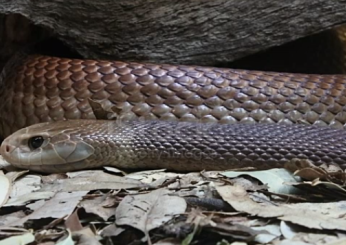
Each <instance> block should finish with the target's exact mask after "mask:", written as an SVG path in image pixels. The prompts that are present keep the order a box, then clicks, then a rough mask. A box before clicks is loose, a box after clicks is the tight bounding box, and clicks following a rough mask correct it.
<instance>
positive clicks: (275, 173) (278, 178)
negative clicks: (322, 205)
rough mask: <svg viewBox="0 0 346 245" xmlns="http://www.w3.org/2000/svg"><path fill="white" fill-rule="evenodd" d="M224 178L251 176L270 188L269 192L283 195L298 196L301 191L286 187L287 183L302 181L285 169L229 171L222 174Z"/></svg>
mask: <svg viewBox="0 0 346 245" xmlns="http://www.w3.org/2000/svg"><path fill="white" fill-rule="evenodd" d="M220 174H221V175H223V176H226V177H228V178H235V177H239V176H241V175H249V176H251V177H253V178H256V179H258V180H259V181H261V182H262V183H263V184H266V185H267V186H268V190H269V191H270V192H274V193H281V194H297V193H299V190H298V189H297V188H294V187H292V186H289V185H285V182H291V183H294V182H297V181H300V179H299V178H298V177H295V176H294V175H293V174H292V173H290V172H288V171H287V170H286V169H283V168H281V169H280V168H274V169H269V170H263V171H246V172H238V171H227V172H222V173H220Z"/></svg>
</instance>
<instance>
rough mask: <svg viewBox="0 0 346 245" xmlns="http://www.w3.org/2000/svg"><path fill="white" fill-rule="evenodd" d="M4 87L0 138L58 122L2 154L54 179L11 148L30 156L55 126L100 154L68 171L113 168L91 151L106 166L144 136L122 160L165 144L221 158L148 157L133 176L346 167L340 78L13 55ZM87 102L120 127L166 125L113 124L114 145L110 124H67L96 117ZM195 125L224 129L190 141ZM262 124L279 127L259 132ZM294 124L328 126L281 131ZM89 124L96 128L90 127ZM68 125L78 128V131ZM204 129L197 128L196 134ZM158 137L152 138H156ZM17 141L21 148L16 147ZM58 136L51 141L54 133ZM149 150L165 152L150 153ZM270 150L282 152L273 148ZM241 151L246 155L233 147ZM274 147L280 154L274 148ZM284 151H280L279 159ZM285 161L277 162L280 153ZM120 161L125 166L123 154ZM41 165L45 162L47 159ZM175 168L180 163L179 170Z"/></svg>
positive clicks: (345, 96) (343, 81) (345, 80)
mask: <svg viewBox="0 0 346 245" xmlns="http://www.w3.org/2000/svg"><path fill="white" fill-rule="evenodd" d="M14 71H15V72H14ZM0 85H1V87H0V89H1V91H0V96H1V97H0V105H1V106H2V109H1V111H0V118H1V120H0V125H1V127H0V134H1V135H2V136H3V137H7V136H8V135H10V134H11V133H13V132H14V131H16V130H18V129H21V128H24V127H26V126H30V125H33V124H36V123H40V122H50V121H58V122H56V123H52V124H39V131H38V130H37V126H36V125H34V126H32V127H34V128H32V127H29V128H26V129H24V130H25V137H26V138H21V137H20V136H19V134H18V133H15V134H13V135H12V136H10V139H11V140H9V139H8V140H7V141H5V142H7V143H5V142H4V144H3V146H2V148H1V152H2V154H3V155H4V157H5V158H6V157H7V159H9V160H10V161H12V162H14V161H16V162H17V163H14V164H15V165H17V166H21V167H25V168H31V169H36V170H41V171H45V172H50V171H52V172H56V171H57V170H56V168H54V167H53V166H54V165H56V164H54V161H53V160H52V159H51V160H50V161H51V162H52V164H50V163H49V162H40V163H39V167H37V166H38V165H37V164H36V165H35V164H34V162H32V161H29V162H30V164H25V162H26V161H27V160H25V159H23V158H22V157H19V158H16V159H14V158H13V156H10V154H9V153H10V152H11V153H12V152H15V151H14V148H18V149H24V148H25V146H27V142H28V139H29V138H30V137H33V136H35V134H38V135H41V134H44V136H45V137H48V135H47V132H50V133H49V134H53V132H56V133H55V134H58V133H57V132H58V131H54V130H53V131H52V130H48V128H50V127H51V126H50V125H52V126H54V127H56V128H58V129H59V130H60V131H61V132H63V133H64V134H61V135H63V136H61V135H60V134H58V135H60V136H61V137H63V138H58V139H59V140H61V141H62V140H66V138H69V137H70V139H71V137H72V136H69V134H73V133H74V132H76V133H75V134H76V135H78V132H82V133H81V134H82V135H84V136H85V135H89V136H90V137H84V138H83V137H82V138H83V141H84V140H85V141H84V142H86V143H85V145H84V147H86V145H88V146H90V147H91V148H92V149H94V150H93V152H94V153H93V154H92V155H91V156H88V157H89V158H88V160H85V159H84V158H83V159H84V160H83V159H77V160H78V161H76V158H74V159H73V161H72V160H71V163H72V162H75V163H76V162H78V164H77V165H76V164H68V161H66V162H64V164H62V163H61V162H59V164H57V166H59V169H60V170H64V171H67V170H69V169H80V168H81V167H83V166H84V167H93V166H96V165H97V164H95V163H90V164H89V163H88V162H95V161H94V160H90V159H94V158H93V157H95V159H98V161H101V165H102V164H110V161H106V160H104V161H102V160H100V159H101V158H100V157H96V152H97V151H96V150H95V149H98V148H99V147H101V148H103V149H107V151H106V152H104V153H103V154H104V155H103V158H104V159H108V158H107V157H106V156H107V155H112V154H113V153H111V152H112V151H116V152H117V147H119V145H117V144H118V143H119V142H121V143H124V142H125V138H124V137H125V136H126V137H129V138H130V139H131V137H130V136H131V135H132V136H133V135H137V136H138V138H136V140H134V141H130V143H128V144H125V143H124V145H125V146H126V147H127V148H126V147H125V148H126V149H127V150H124V151H121V152H126V151H127V154H128V153H129V152H132V153H133V152H135V153H136V154H137V153H138V152H141V149H142V148H143V144H148V145H147V146H146V147H144V148H143V149H145V151H150V152H157V151H159V152H161V153H164V152H166V150H167V149H166V148H165V146H164V147H163V143H164V142H166V143H167V147H171V146H172V144H173V145H174V144H175V142H178V143H177V144H178V145H179V147H181V149H180V148H179V149H178V148H174V147H173V148H170V149H171V150H174V149H175V150H176V152H177V154H178V155H182V156H185V155H186V152H187V151H188V150H191V149H189V148H187V145H192V146H193V149H195V150H198V151H202V152H203V149H205V147H207V148H208V147H209V148H210V149H212V150H214V149H219V148H220V152H218V151H217V150H216V155H217V156H216V158H212V159H209V158H208V157H206V156H205V157H203V158H202V159H201V160H200V161H198V162H197V161H194V162H191V161H190V160H189V159H188V158H187V157H182V158H180V159H179V160H178V159H177V158H173V160H169V159H168V158H165V161H163V160H162V158H158V159H160V160H157V161H154V160H153V159H152V158H145V159H141V161H139V160H138V161H132V160H131V161H130V160H129V161H124V162H123V163H125V162H126V163H127V165H128V167H131V168H135V167H138V168H143V167H144V168H145V167H146V166H147V167H148V168H152V167H160V168H162V167H167V168H170V169H173V170H182V169H184V170H200V169H221V168H223V169H224V168H229V167H244V166H248V165H255V166H256V167H258V168H261V169H263V168H268V167H270V166H279V165H280V166H282V163H283V162H285V161H287V160H289V159H291V158H292V157H297V156H298V157H299V156H300V157H303V156H304V158H305V157H306V158H308V159H311V160H312V161H314V162H316V163H318V164H321V163H338V164H343V162H344V160H345V157H344V155H343V152H345V151H344V149H345V142H346V140H345V138H346V137H345V131H344V130H343V129H344V128H345V125H346V106H345V105H346V90H345V85H346V76H344V75H307V74H289V73H276V72H260V71H247V70H234V69H225V68H222V69H221V68H212V67H198V66H180V65H155V64H142V63H135V62H132V63H126V62H117V61H97V60H80V59H65V58H57V57H49V56H40V55H27V56H25V57H22V58H18V57H15V58H14V59H13V60H12V61H10V62H9V64H8V65H7V66H6V67H5V68H4V71H3V73H2V75H1V84H0ZM89 98H90V99H92V100H94V101H97V102H99V103H101V104H102V105H103V107H104V108H106V109H107V108H108V109H110V108H113V109H114V108H116V109H119V110H120V111H121V113H122V115H121V118H122V119H130V118H132V119H133V118H139V119H145V120H153V119H154V120H156V119H159V120H163V121H167V122H163V123H155V122H146V123H143V122H136V123H135V124H131V123H130V124H126V125H127V126H126V127H119V126H112V127H111V128H114V130H113V131H112V134H114V135H113V136H111V137H110V136H109V132H108V131H107V130H109V129H107V130H106V129H104V128H105V127H106V126H105V125H108V124H107V123H105V122H104V121H96V120H95V121H85V122H87V124H85V123H84V122H80V120H76V123H71V122H72V121H68V122H63V121H61V120H64V119H95V116H94V114H93V111H92V109H91V107H90V105H89V102H88V99H89ZM172 121H189V122H191V123H178V122H175V123H173V122H172ZM197 122H203V123H220V124H227V125H228V126H222V125H214V126H207V125H209V124H203V125H204V126H203V127H205V128H206V129H208V130H210V131H208V130H207V131H205V130H202V131H201V132H200V133H202V135H200V138H194V137H192V136H193V135H195V134H197V133H198V132H195V131H194V128H195V127H196V126H198V125H200V124H199V123H197ZM238 122H241V123H246V124H250V126H249V125H248V126H241V125H240V126H238V125H237V124H235V123H238ZM258 123H263V124H264V125H267V124H266V123H269V124H270V123H279V124H280V125H270V126H263V125H259V124H258ZM294 123H304V124H311V125H314V126H329V127H308V126H305V125H291V126H285V125H286V124H294ZM89 124H90V125H94V126H88V125H89ZM137 124H138V127H137V126H136V125H137ZM71 125H72V126H73V125H74V128H72V126H71ZM108 126H109V125H108ZM81 127H83V130H82V129H81ZM152 127H153V128H154V129H156V130H158V133H157V134H154V132H153V130H154V129H152ZM203 127H199V126H198V128H199V129H201V128H203ZM247 127H248V128H247ZM331 127H334V128H339V130H335V129H331ZM64 128H69V130H64ZM108 128H109V127H108ZM119 130H120V131H119ZM263 130H264V131H263ZM311 130H312V131H311ZM271 131H272V132H273V134H271V133H270V132H271ZM19 132H21V133H23V132H24V131H19ZM40 132H41V133H40ZM66 132H69V134H68V133H66ZM263 132H266V133H265V134H264V133H263ZM102 133H103V136H102V135H101V134H102ZM152 135H154V136H155V137H154V136H153V137H152V138H150V136H152ZM174 135H177V136H174ZM53 136H54V137H53ZM254 136H256V137H254ZM93 137H94V138H93ZM19 138H20V139H22V140H21V141H18V139H19ZM53 138H54V139H55V135H54V134H53V135H52V139H53ZM119 138H120V139H121V140H120V141H114V142H118V143H114V144H112V143H111V142H113V140H114V139H119ZM49 139H50V138H49ZM93 139H94V140H93ZM103 139H104V140H103ZM250 139H251V140H250ZM300 139H301V141H300ZM59 140H58V141H54V140H52V141H49V142H50V143H49V144H48V145H47V147H48V146H50V149H53V148H54V147H53V145H51V144H52V142H55V144H58V143H59V142H60V141H59ZM75 140H76V141H78V140H77V139H75ZM171 140H173V141H171ZM229 140H230V141H229ZM9 142H11V143H9ZM69 142H70V143H69V144H67V145H69V146H71V147H72V146H73V143H71V142H73V141H69ZM78 142H79V141H78ZM105 142H106V143H105ZM145 142H146V143H145ZM153 142H160V144H159V145H157V146H156V145H155V144H152V145H151V143H153ZM184 142H186V143H184ZM270 142H272V143H270ZM274 142H275V144H276V146H275V145H273V144H274ZM280 142H282V143H280ZM321 142H325V143H323V144H322V143H321ZM161 143H162V144H161ZM75 144H76V143H75ZM234 144H235V145H234ZM238 144H239V145H240V148H234V147H236V145H238ZM60 145H61V144H60ZM178 145H177V147H178ZM241 145H243V146H244V145H245V146H246V147H243V146H241ZM268 145H270V147H269V146H268ZM248 146H249V147H248ZM250 146H251V147H250ZM23 147H24V148H23ZM90 147H89V148H88V147H87V148H82V151H83V150H84V152H85V151H86V152H88V151H89V152H90V149H91V148H90ZM141 147H142V148H141ZM299 147H300V148H299ZM302 147H304V149H305V150H304V149H303V148H302ZM190 148H191V147H190ZM274 148H275V149H276V150H273V149H274ZM279 148H280V149H282V152H281V153H280V152H279V150H280V149H279ZM54 149H55V148H54ZM87 149H89V150H87ZM234 149H236V151H235V150H234ZM256 149H259V150H260V152H262V153H261V154H264V156H265V157H257V155H258V154H259V153H256V152H255V150H256ZM26 150H28V149H27V148H26ZM26 150H24V152H25V151H26ZM45 150H47V149H45V148H44V147H41V148H40V150H39V152H40V153H44V152H45ZM297 150H298V151H297ZM55 151H56V149H55ZM35 152H36V153H35ZM35 152H31V153H30V154H31V155H30V156H34V155H35V154H38V152H37V151H35ZM284 152H285V153H284ZM70 153H71V152H70ZM161 153H160V154H161ZM279 153H280V154H281V155H277V154H279ZM62 154H63V156H64V157H66V154H67V153H64V151H63V153H62ZM71 154H72V153H71ZM253 154H257V155H256V156H254V155H253ZM261 154H260V155H261ZM17 156H20V155H18V154H17ZM119 156H122V157H124V158H126V157H125V156H124V155H123V154H120V155H119ZM203 156H204V155H203ZM40 157H41V159H43V158H44V157H43V155H40ZM83 157H84V156H83ZM90 157H91V158H90ZM35 159H36V158H35ZM59 159H61V157H60V158H59ZM230 159H231V160H230ZM236 159H237V160H236ZM81 160H83V161H81ZM250 160H251V161H250ZM174 161H178V163H177V164H174V163H173V162H174ZM23 162H24V163H23ZM82 162H83V163H82ZM118 162H119V161H118ZM55 163H56V162H55ZM216 163H217V164H216ZM131 164H132V165H131ZM140 164H142V165H140ZM167 164H169V166H168V165H167ZM99 165H100V164H98V166H99ZM121 166H124V165H121Z"/></svg>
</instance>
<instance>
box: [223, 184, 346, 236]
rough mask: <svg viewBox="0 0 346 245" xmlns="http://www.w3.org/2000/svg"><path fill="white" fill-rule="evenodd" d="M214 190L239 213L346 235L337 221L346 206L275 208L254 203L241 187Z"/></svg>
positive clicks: (345, 227)
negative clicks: (340, 232) (342, 232)
mask: <svg viewBox="0 0 346 245" xmlns="http://www.w3.org/2000/svg"><path fill="white" fill-rule="evenodd" d="M216 189H217V191H218V193H219V194H220V195H221V196H222V198H223V199H224V200H225V201H227V202H228V203H229V204H230V205H231V206H232V207H233V208H234V209H235V210H237V211H239V212H246V213H248V214H251V215H256V216H260V217H265V218H269V217H271V218H277V219H280V220H285V221H290V222H292V223H295V224H299V225H301V226H305V227H308V228H314V229H318V230H322V229H329V230H342V231H346V220H345V219H340V217H342V216H344V215H345V210H344V205H346V202H338V203H298V204H283V205H280V206H278V205H269V204H268V203H257V202H254V201H253V200H252V199H251V198H250V197H249V195H248V194H247V192H246V191H245V190H244V189H243V188H242V187H240V186H217V187H216Z"/></svg>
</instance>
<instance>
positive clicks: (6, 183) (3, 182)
mask: <svg viewBox="0 0 346 245" xmlns="http://www.w3.org/2000/svg"><path fill="white" fill-rule="evenodd" d="M11 189H12V187H11V182H10V180H9V179H8V178H7V177H6V175H4V173H3V172H2V171H1V170H0V207H2V206H3V205H4V204H5V203H6V202H7V200H8V198H9V195H10V191H11Z"/></svg>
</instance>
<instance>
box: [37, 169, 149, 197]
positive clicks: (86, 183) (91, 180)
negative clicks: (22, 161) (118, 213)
mask: <svg viewBox="0 0 346 245" xmlns="http://www.w3.org/2000/svg"><path fill="white" fill-rule="evenodd" d="M67 175H68V176H69V177H70V179H58V180H55V181H53V182H52V183H46V184H44V185H42V189H41V190H50V191H55V192H58V191H60V192H69V191H90V190H98V189H104V190H114V189H115V190H119V189H132V188H149V187H150V186H149V185H147V184H144V183H142V182H141V181H138V180H134V179H130V178H127V177H120V176H116V175H112V174H108V173H105V172H104V171H101V170H94V171H80V172H75V173H67Z"/></svg>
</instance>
